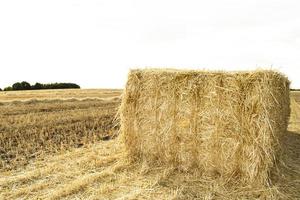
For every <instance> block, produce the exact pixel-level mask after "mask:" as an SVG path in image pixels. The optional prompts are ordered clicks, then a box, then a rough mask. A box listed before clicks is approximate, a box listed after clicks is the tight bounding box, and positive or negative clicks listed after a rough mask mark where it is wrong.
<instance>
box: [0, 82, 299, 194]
mask: <svg viewBox="0 0 300 200" xmlns="http://www.w3.org/2000/svg"><path fill="white" fill-rule="evenodd" d="M142 80H143V79H142ZM160 83H161V82H157V83H156V84H160ZM128 84H129V86H130V83H128ZM139 84H140V85H139ZM139 84H137V85H135V87H137V86H142V85H143V84H141V83H139ZM264 87H265V86H264ZM186 88H189V87H185V91H189V89H186ZM146 89H147V88H143V89H141V88H140V90H138V91H140V92H141V94H140V96H139V97H137V98H134V99H132V100H133V102H131V103H134V101H135V100H139V101H141V102H144V100H145V99H143V98H142V97H143V96H142V95H143V92H145V91H147V90H146ZM148 89H150V88H148ZM182 90H183V89H182V88H181V90H180V91H182ZM130 91H132V90H131V89H130V88H129V87H128V86H127V89H126V90H125V93H126V92H127V94H123V97H125V98H127V101H130V98H128V97H130V96H127V97H126V95H128V92H130ZM191 91H193V90H191ZM212 91H213V90H212ZM252 91H254V90H252ZM153 92H154V91H153ZM220 92H224V99H225V102H227V101H226V98H227V97H229V96H228V95H229V94H228V93H227V92H226V91H223V90H221V91H220ZM249 92H250V91H249ZM250 93H251V92H250ZM19 94H21V92H20V93H19ZM134 94H136V93H134ZM183 94H187V93H183ZM118 95H120V92H119V94H118ZM118 95H115V96H114V97H118ZM62 96H63V94H62ZM87 97H88V95H87ZM114 97H113V98H110V100H108V101H106V102H105V104H101V105H100V103H99V102H98V103H99V104H97V105H95V106H94V107H93V106H91V107H90V110H87V111H86V116H85V117H86V118H85V117H83V116H82V117H83V118H84V119H85V120H79V119H77V120H78V121H79V122H80V123H82V124H86V123H88V122H89V121H94V123H96V121H99V120H101V119H103V118H101V116H102V115H101V114H100V113H101V111H103V113H108V114H109V115H110V116H114V115H115V114H116V110H117V108H118V107H119V105H120V100H117V99H118V98H116V99H115V100H113V99H114ZM152 97H155V93H154V94H153V96H151V97H147V98H148V101H149V103H155V102H156V103H158V104H157V105H161V106H162V105H163V104H160V101H161V99H160V98H158V99H157V101H153V98H152ZM299 97H300V93H299V92H292V93H291V94H290V108H291V115H290V119H289V123H288V131H287V132H285V133H281V134H280V133H278V137H277V136H276V135H275V136H268V137H276V138H277V139H278V140H275V139H274V141H273V142H274V143H272V144H269V143H267V144H265V143H263V145H266V147H269V148H267V150H268V152H261V154H262V155H261V156H264V155H269V153H274V155H280V157H279V158H280V159H278V160H277V159H274V160H273V158H272V159H271V160H270V162H266V163H267V164H266V163H262V164H265V165H263V169H266V168H269V169H268V170H267V171H268V173H267V174H264V175H267V176H268V181H267V184H268V185H265V182H263V183H262V184H261V183H260V184H261V185H258V186H257V187H256V186H255V185H254V186H253V185H251V184H249V183H248V182H247V181H244V183H243V185H242V186H240V183H241V175H240V176H236V177H232V178H231V177H229V176H228V172H227V171H226V170H228V169H232V167H230V168H228V166H227V165H226V163H225V164H224V163H221V166H219V167H221V168H222V167H223V170H222V171H215V169H214V168H213V166H214V165H213V164H212V163H214V162H213V161H210V162H208V163H209V164H210V165H207V167H208V168H209V169H213V170H212V171H211V170H208V171H205V170H207V169H204V172H205V173H199V171H198V170H197V169H198V168H199V166H200V167H201V162H202V161H198V160H197V163H198V164H197V163H196V164H195V163H193V161H191V165H188V166H185V165H184V160H180V159H179V160H176V159H175V163H176V164H175V165H174V163H173V162H166V161H165V160H160V161H159V160H158V162H155V161H154V162H153V157H149V160H148V157H144V156H145V155H144V153H145V152H144V151H141V150H143V149H133V150H132V149H130V146H128V143H126V142H125V143H124V139H125V138H126V134H125V135H124V132H123V133H122V132H121V136H122V137H119V136H117V137H111V138H110V140H103V139H101V138H103V136H105V134H106V133H107V132H111V134H112V135H117V134H118V132H119V131H118V128H115V129H114V128H113V127H116V126H115V125H111V124H112V123H115V122H114V121H112V120H113V117H111V118H109V119H110V120H109V121H110V122H109V124H110V125H104V126H101V127H99V128H98V131H99V133H100V136H99V135H98V134H95V131H94V132H93V131H91V132H89V131H88V132H89V134H92V135H93V134H94V136H95V137H96V138H97V137H99V138H98V139H95V140H93V139H91V141H92V142H90V143H89V138H90V136H88V137H85V141H86V142H85V143H84V145H78V144H77V143H76V142H70V141H69V139H68V137H66V138H65V139H63V140H60V141H61V142H60V144H62V145H63V144H64V143H66V145H65V146H66V148H62V149H60V146H59V145H53V146H51V142H50V141H51V140H53V141H56V140H54V138H52V139H50V141H49V145H48V146H49V149H51V150H50V151H49V150H48V149H47V148H44V147H43V146H44V145H40V146H42V148H40V152H41V153H40V155H38V156H36V157H34V158H30V157H28V156H26V155H30V154H28V153H27V152H26V153H24V154H23V155H22V157H23V158H24V160H26V162H24V163H22V164H20V165H17V164H16V163H17V162H19V161H17V160H15V161H13V163H14V164H10V167H7V166H8V165H9V164H7V163H6V168H3V167H2V169H1V170H0V199H297V198H299V197H300V192H299V191H300V159H299V158H300V148H299V147H300V101H299V99H300V98H299ZM68 98H73V97H68ZM75 98H76V97H75ZM83 98H86V97H83ZM235 98H237V97H235ZM155 99H156V98H154V100H155ZM123 100H124V99H123ZM251 100H252V101H251V102H253V101H254V102H255V100H256V101H257V102H258V103H259V102H261V101H260V100H257V99H251ZM268 100H270V99H268ZM0 101H1V98H0ZM43 101H44V100H43ZM60 101H61V100H60ZM88 101H90V100H88ZM62 102H64V101H62ZM72 102H73V104H72V105H69V104H70V103H71V102H68V101H66V102H64V103H66V104H67V105H64V104H61V103H59V105H64V106H63V108H62V107H59V108H58V105H52V107H51V106H50V105H51V101H49V104H47V107H49V106H50V107H51V108H54V110H55V111H53V114H54V113H56V115H55V116H53V119H56V118H57V121H51V120H50V121H51V122H55V123H54V124H56V123H59V118H62V119H64V120H65V121H63V123H62V124H65V127H62V128H61V129H60V133H61V134H63V133H64V129H65V130H68V128H67V127H68V126H67V125H68V124H69V123H70V121H72V120H71V119H70V121H68V120H69V118H68V117H67V116H71V118H72V117H75V116H78V115H79V113H80V112H79V111H75V113H74V115H71V114H69V113H66V114H64V112H67V110H68V111H69V112H71V111H72V110H73V109H74V110H77V109H78V110H80V107H81V106H82V107H81V108H82V109H83V110H85V109H87V108H85V107H84V106H87V105H86V104H85V103H83V102H84V101H82V100H76V101H72ZM280 102H284V100H282V101H281V100H280ZM18 103H19V102H18ZM35 103H37V102H35ZM52 103H54V102H52ZM102 103H103V102H102ZM186 103H187V102H181V103H180V104H181V105H182V106H184V105H186ZM211 103H212V104H213V105H215V103H216V102H215V101H212V102H211ZM227 103H228V102H227ZM54 104H55V103H54ZM87 104H89V105H92V103H91V102H89V103H87ZM94 104H96V103H95V102H94ZM106 104H107V109H106V108H105V107H106ZM122 104H123V105H122V107H121V109H120V113H121V114H122V112H123V114H122V115H123V119H122V118H121V120H126V114H125V116H124V110H122V109H125V108H131V107H126V106H125V107H124V101H123V103H122ZM206 104H208V103H206ZM286 104H289V102H286ZM83 105H84V106H83ZM2 106H4V107H3V108H1V109H2V110H1V115H2V113H5V112H4V111H6V110H7V109H5V106H8V104H6V103H3V104H2V105H1V106H0V107H2ZM18 106H20V107H18ZM18 106H16V109H17V107H18V111H17V112H15V113H18V115H21V113H23V115H26V112H29V111H30V110H31V112H32V113H31V115H35V114H37V113H39V112H40V114H42V113H43V112H46V111H44V110H41V109H40V110H39V109H38V106H33V107H35V108H36V111H32V110H34V109H33V108H30V109H28V108H27V109H24V108H22V107H23V106H25V107H26V106H28V105H27V104H26V105H23V104H18ZM127 106H128V104H127ZM143 106H144V107H146V104H143ZM279 106H281V108H279ZM279 106H278V107H276V108H277V110H276V111H274V112H277V113H278V112H283V108H285V109H286V105H283V104H282V105H281V104H280V105H279ZM138 108H140V107H138ZM160 108H161V107H160ZM161 109H162V108H161ZM211 109H213V108H211ZM219 109H221V107H219ZM252 109H254V108H253V107H252ZM37 110H39V112H38V111H37ZM92 110H95V112H96V113H98V114H95V113H93V114H92V112H91V111H92ZM96 110H97V111H96ZM151 111H152V110H151V109H150V108H149V110H145V112H143V113H140V115H139V116H138V117H140V118H136V117H137V116H132V115H130V117H134V118H135V119H139V120H140V119H141V120H142V119H144V117H145V116H146V115H147V116H151V117H153V118H151V120H153V121H155V116H159V117H160V116H161V117H163V116H162V115H163V114H162V113H156V112H153V113H151V114H150V112H151ZM177 111H178V110H177ZM12 112H13V111H8V110H7V112H6V113H7V115H3V117H2V116H1V120H3V119H4V118H5V117H6V116H8V113H12ZM33 112H36V113H33ZM182 112H183V111H181V112H179V113H182ZM227 112H229V111H228V110H227ZM249 112H250V111H249ZM261 112H262V113H264V111H263V110H262V111H261ZM29 113H30V112H29ZM49 113H51V112H49ZM58 113H61V115H58ZM138 113H139V112H137V113H136V114H138ZM44 114H45V113H44ZM189 114H191V113H189V110H186V112H183V115H181V114H179V116H187V115H189ZM283 114H284V112H283ZM31 115H30V116H31ZM46 115H48V114H45V115H44V117H46ZM11 116H14V114H11ZM63 116H65V117H63ZM229 116H230V115H227V116H226V117H229ZM124 117H125V118H124ZM210 117H211V116H210ZM279 118H280V119H282V120H283V121H282V122H281V123H282V124H281V125H278V126H279V127H280V126H286V125H287V124H286V122H285V121H284V119H285V118H286V116H279ZM25 119H26V117H21V116H20V117H18V118H16V120H15V119H10V120H7V119H5V120H4V121H1V123H0V125H1V129H0V130H1V134H2V135H3V133H8V132H7V131H3V130H7V127H9V126H5V125H4V124H6V123H8V122H14V123H16V121H18V123H20V124H23V125H24V126H23V127H26V128H25V129H28V131H29V130H35V129H37V127H35V126H33V125H35V123H31V122H32V121H33V120H31V118H30V119H29V120H25ZM41 119H42V118H41ZM80 119H81V118H80ZM148 120H149V119H148ZM170 120H171V119H170ZM35 121H36V122H38V121H39V120H38V119H36V120H35ZM46 121H47V120H45V121H43V122H41V123H46ZM74 121H76V120H74ZM136 121H137V122H138V120H136ZM166 121H167V120H166ZM223 121H225V119H224V120H223ZM262 121H264V120H261V121H256V123H258V124H260V123H261V122H262ZM142 122H143V120H142V121H140V122H139V123H135V124H134V127H136V126H138V125H139V126H143V128H144V129H145V130H147V128H148V127H147V126H146V124H143V123H142ZM145 122H146V119H145ZM191 122H193V120H190V118H187V119H185V120H183V121H182V122H178V123H177V124H178V126H179V128H181V131H187V130H189V129H188V128H187V127H188V126H190V123H191ZM27 123H28V126H25V125H26V124H27ZM30 123H31V124H30ZM123 123H124V122H123ZM195 124H197V123H195ZM96 125H97V124H96ZM123 125H124V124H123ZM222 125H223V124H222ZM271 125H273V126H274V124H271ZM50 126H51V124H49V127H50ZM55 126H56V125H53V126H52V127H55ZM97 126H98V125H97ZM121 126H122V123H121ZM151 126H154V127H155V126H157V125H156V124H153V123H151ZM4 127H6V129H5V128H4ZM10 127H11V129H10V134H7V135H6V140H12V141H14V142H18V141H16V140H15V139H14V138H15V136H14V135H13V133H15V134H16V133H17V132H19V131H20V130H23V129H24V128H21V127H20V128H17V129H16V130H14V128H16V127H18V126H10ZM79 127H81V128H78V129H76V128H75V129H72V130H73V131H69V132H68V131H66V132H68V134H69V135H68V136H69V137H71V138H72V137H74V138H78V137H79V139H80V138H81V136H78V132H80V133H81V132H82V130H86V131H87V130H90V126H88V127H85V126H83V127H82V126H79ZM161 127H162V126H160V127H158V128H161ZM106 128H107V129H106ZM122 128H124V127H122ZM101 129H103V130H104V131H102V130H101ZM229 129H230V128H229ZM283 129H284V128H283ZM74 130H78V132H76V131H74ZM121 130H122V129H121ZM135 130H139V129H135ZM265 130H266V132H267V131H268V130H269V129H268V127H266V129H265ZM98 131H96V132H98ZM53 132H55V133H56V131H53ZM53 132H52V133H53ZM38 133H39V132H37V131H32V132H30V133H28V134H29V135H31V137H35V136H34V135H35V134H38ZM84 133H85V135H89V134H87V132H84ZM51 135H53V134H51ZM79 135H80V134H79ZM10 136H11V138H10ZM154 136H155V135H154ZM279 136H280V137H279ZM40 137H41V138H45V135H43V134H42V135H41V136H40ZM61 137H63V136H61ZM127 137H128V135H127ZM137 137H138V136H137ZM144 137H146V136H144ZM147 137H148V136H147ZM26 138H28V136H27V137H26ZM36 138H38V137H36ZM105 138H106V137H105ZM135 139H137V140H139V142H140V144H142V145H144V147H145V148H149V147H148V146H145V145H147V144H143V143H142V142H143V141H141V140H140V138H135ZM145 139H146V138H145ZM147 139H148V138H147ZM151 139H152V140H154V139H155V137H154V138H151ZM163 139H164V138H162V137H157V138H156V142H157V143H152V144H155V145H160V141H164V140H163ZM182 139H187V138H182ZM23 140H24V139H23ZM42 140H44V139H41V141H42ZM248 140H249V139H247V141H248ZM35 141H38V139H33V140H31V141H30V144H28V147H26V146H24V145H23V146H22V143H24V142H20V143H21V144H20V147H26V148H29V149H30V148H31V147H30V145H31V146H34V143H35ZM81 141H82V140H81ZM133 141H134V140H133ZM250 141H251V140H250ZM267 141H269V140H267ZM135 142H136V141H135ZM277 142H278V143H277ZM54 143H55V142H54ZM80 143H81V142H80ZM74 144H75V145H74ZM259 144H260V143H259ZM175 145H177V143H175ZM261 145H262V144H261ZM46 146H47V145H46ZM279 146H281V148H278V147H279ZM133 147H135V146H133ZM273 147H274V152H273ZM160 148H162V151H166V149H164V148H165V147H164V146H161V147H160ZM186 148H187V147H183V148H182V149H186ZM190 148H194V146H191V147H190ZM206 148H212V147H209V146H207V147H206ZM31 149H32V148H31ZM55 149H58V150H57V151H56V152H55V151H54V150H55ZM279 149H280V151H279ZM23 150H26V149H23ZM225 150H226V149H225V147H224V149H223V150H222V151H225ZM271 150H272V151H271ZM7 151H8V150H5V152H4V153H6V152H7ZM11 151H14V152H17V151H21V148H19V149H18V148H17V147H15V149H14V150H11ZM33 151H35V150H33ZM174 151H175V155H177V154H178V153H179V154H180V153H182V151H179V150H178V153H176V149H174ZM189 151H191V153H192V152H193V149H192V150H189V149H186V150H184V151H183V152H187V154H186V155H187V156H190V154H189ZM198 151H200V150H198ZM136 152H138V153H136ZM256 152H257V153H258V152H259V151H258V150H257V151H256ZM275 152H276V153H275ZM277 152H278V154H277ZM131 153H134V154H131ZM152 153H153V154H155V153H157V151H153V152H152ZM198 153H199V152H198ZM200 153H201V151H200ZM209 153H210V155H214V154H213V152H209ZM19 154H20V153H17V155H19ZM132 155H134V156H133V157H131V156H132ZM171 155H172V154H171ZM201 155H205V152H202V153H201ZM166 156H167V155H166ZM214 156H217V155H214ZM171 158H172V157H171ZM175 158H176V157H175ZM179 158H182V157H179ZM1 159H2V161H3V158H2V157H1ZM177 159H178V158H177ZM230 161H231V160H228V162H229V163H228V164H229V165H230V166H231V165H233V163H230ZM242 161H243V162H244V161H245V160H244V159H242ZM273 161H274V162H273ZM177 162H178V163H177ZM199 163H200V164H199ZM272 163H274V164H273V165H272ZM233 166H235V165H233ZM202 167H203V166H202ZM213 172H215V173H213ZM246 172H247V171H246ZM223 173H224V174H223ZM249 173H250V172H249ZM249 173H248V174H249ZM245 174H246V175H247V173H245ZM242 175H243V174H242ZM256 176H260V177H261V176H262V175H261V174H260V173H256ZM260 180H261V179H260ZM234 181H236V182H234ZM254 182H255V180H254Z"/></svg>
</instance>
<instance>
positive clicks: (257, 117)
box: [120, 69, 290, 185]
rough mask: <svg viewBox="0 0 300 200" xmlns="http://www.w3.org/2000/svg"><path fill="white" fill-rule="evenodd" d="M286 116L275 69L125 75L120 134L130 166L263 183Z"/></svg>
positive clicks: (285, 94)
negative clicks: (138, 165)
mask: <svg viewBox="0 0 300 200" xmlns="http://www.w3.org/2000/svg"><path fill="white" fill-rule="evenodd" d="M289 114H290V108H289V81H288V79H287V78H286V77H285V76H283V75H281V74H280V73H278V72H274V71H269V70H261V71H253V72H209V71H196V70H191V71H185V70H172V69H164V70H161V69H145V70H132V71H131V72H130V73H129V77H128V82H127V85H126V89H125V91H124V94H123V99H122V104H121V107H120V117H121V137H122V140H123V141H124V144H125V150H126V152H127V156H128V158H130V159H131V160H132V161H137V162H143V163H147V164H149V165H151V166H165V167H174V168H176V169H178V170H180V171H185V172H195V171H196V172H197V173H198V174H200V175H201V176H204V175H208V176H215V177H218V178H220V177H221V178H222V179H224V180H226V181H229V182H230V181H231V182H236V183H238V184H243V183H245V184H262V185H266V184H268V180H269V172H270V169H271V167H272V166H273V165H274V162H275V158H276V155H277V154H276V152H277V151H278V150H279V149H280V148H279V146H280V145H279V142H278V139H279V138H280V135H281V134H284V133H285V131H286V129H287V124H288V118H289Z"/></svg>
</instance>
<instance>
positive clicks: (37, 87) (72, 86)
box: [0, 81, 80, 91]
mask: <svg viewBox="0 0 300 200" xmlns="http://www.w3.org/2000/svg"><path fill="white" fill-rule="evenodd" d="M79 88H80V86H79V85H77V84H75V83H47V84H42V83H35V84H34V85H30V84H29V83H28V82H26V81H22V82H17V83H14V84H13V85H12V86H8V87H6V88H4V91H15V90H47V89H79ZM0 91H2V89H1V88H0Z"/></svg>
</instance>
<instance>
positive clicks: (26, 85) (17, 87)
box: [12, 81, 31, 90]
mask: <svg viewBox="0 0 300 200" xmlns="http://www.w3.org/2000/svg"><path fill="white" fill-rule="evenodd" d="M12 88H13V90H30V89H31V86H30V84H29V83H28V82H26V81H22V82H21V83H20V82H17V83H14V84H13V85H12Z"/></svg>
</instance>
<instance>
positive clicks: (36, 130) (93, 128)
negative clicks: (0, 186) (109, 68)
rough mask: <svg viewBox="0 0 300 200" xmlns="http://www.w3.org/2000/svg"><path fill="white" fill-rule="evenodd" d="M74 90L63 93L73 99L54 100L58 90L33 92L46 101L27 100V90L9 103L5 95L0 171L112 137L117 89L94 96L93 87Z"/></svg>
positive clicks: (0, 108) (1, 107)
mask: <svg viewBox="0 0 300 200" xmlns="http://www.w3.org/2000/svg"><path fill="white" fill-rule="evenodd" d="M71 91H72V92H74V91H75V90H71ZM76 91H78V92H79V94H76V95H71V94H70V90H67V91H66V96H68V97H70V98H73V99H69V100H59V99H58V100H55V99H53V98H54V97H56V93H57V92H59V93H62V92H61V90H60V91H56V90H54V91H52V93H51V91H48V90H47V91H36V96H39V95H40V94H41V93H43V94H44V93H47V95H48V98H49V99H48V100H36V99H27V98H29V96H28V94H29V92H28V91H25V92H24V93H22V92H18V94H22V95H20V96H19V97H18V98H16V97H14V98H12V99H11V100H12V101H10V102H8V101H6V100H7V98H4V99H5V101H4V102H2V103H1V105H0V170H1V169H5V170H7V169H11V168H15V167H16V166H22V165H25V164H27V163H28V162H30V161H31V160H32V159H35V158H36V157H39V156H43V154H49V153H57V152H59V151H64V150H67V149H70V148H72V147H80V146H84V145H88V144H91V143H94V142H96V141H99V140H101V139H103V138H105V137H106V138H107V137H111V136H112V134H113V130H114V129H116V128H117V127H114V124H113V120H114V117H115V114H116V108H117V106H118V105H119V102H120V99H119V98H118V96H119V95H120V92H119V93H118V95H116V92H115V91H112V92H111V93H109V91H105V94H101V95H98V98H94V96H95V95H94V93H92V94H90V93H89V92H90V91H93V92H95V91H94V90H85V91H84V92H82V91H81V90H76ZM15 93H16V92H13V94H15ZM83 93H84V94H85V95H86V96H85V99H84V100H78V99H76V98H78V97H80V96H81V95H83ZM0 94H1V93H0ZM34 94H35V93H34V92H32V91H31V92H30V98H36V96H35V95H34ZM108 94H109V95H108ZM69 95H70V96H69ZM8 96H10V95H9V92H8ZM90 96H91V97H93V98H92V99H91V98H90ZM100 98H101V99H100ZM107 98H109V99H107ZM15 99H21V100H22V101H15ZM2 100H3V99H2V98H1V97H0V101H2Z"/></svg>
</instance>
